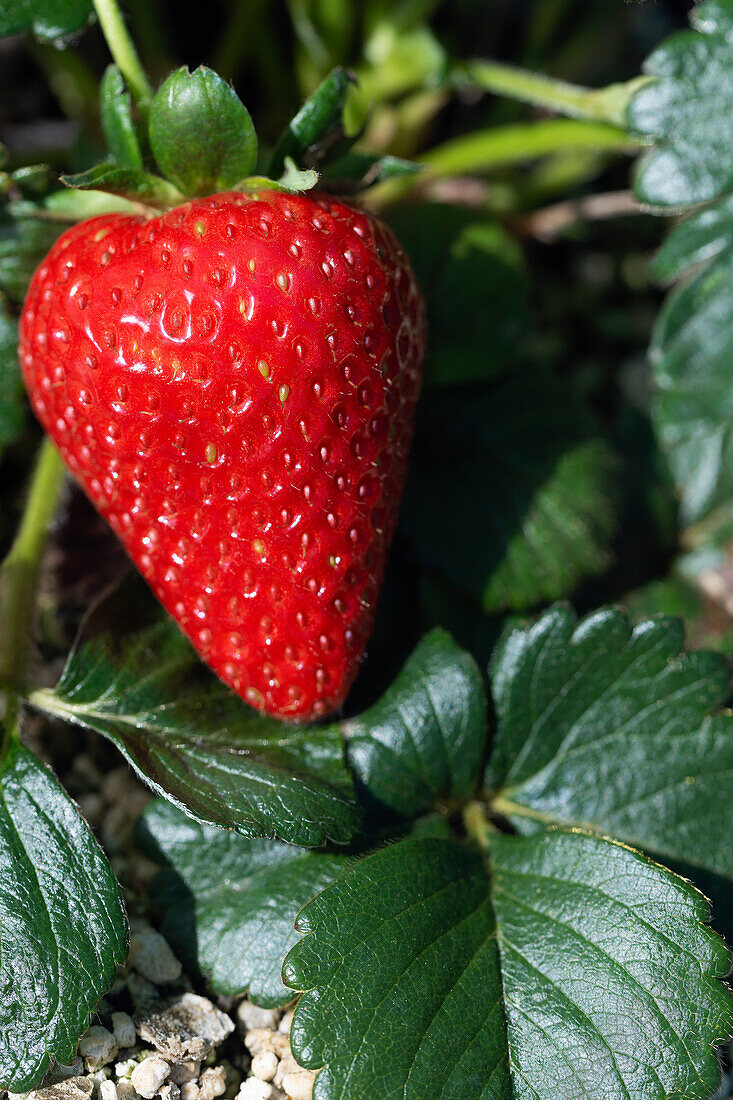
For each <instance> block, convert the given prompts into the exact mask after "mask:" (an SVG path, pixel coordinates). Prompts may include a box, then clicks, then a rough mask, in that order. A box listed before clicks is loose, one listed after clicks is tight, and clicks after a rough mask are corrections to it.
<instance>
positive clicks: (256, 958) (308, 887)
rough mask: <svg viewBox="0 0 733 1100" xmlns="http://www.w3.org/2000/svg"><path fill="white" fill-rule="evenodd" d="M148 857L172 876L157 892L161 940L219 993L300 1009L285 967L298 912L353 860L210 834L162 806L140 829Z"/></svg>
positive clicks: (160, 880)
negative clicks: (283, 977)
mask: <svg viewBox="0 0 733 1100" xmlns="http://www.w3.org/2000/svg"><path fill="white" fill-rule="evenodd" d="M138 828H139V833H140V841H141V844H142V847H143V850H144V851H146V852H147V854H148V855H149V856H150V857H151V858H152V859H154V860H156V862H158V863H163V864H164V865H166V866H165V869H164V870H163V871H161V873H160V874H159V875H158V876H157V877H156V878H155V879H154V881H153V883H152V884H151V891H150V893H151V900H152V901H153V904H154V905H155V908H156V909H157V910H158V912H161V913H162V921H161V931H162V932H163V935H164V936H165V937H166V939H167V940H168V941H169V943H170V944H171V946H172V947H173V950H174V951H175V952H176V954H177V955H178V956H179V957H180V958H181V959H182V960H183V961H184V963H185V964H186V966H187V967H189V968H191V970H192V972H195V973H199V974H202V975H203V976H205V978H206V980H207V983H208V984H209V985H210V986H211V988H212V989H213V990H214V992H215V993H221V994H224V995H226V996H242V995H243V994H244V993H247V992H248V991H249V996H250V997H251V999H252V1000H253V1001H255V1002H256V1003H257V1004H259V1005H264V1006H266V1007H268V1008H272V1007H274V1006H276V1005H281V1004H287V1002H288V1001H290V1000H292V998H293V993H292V990H289V989H287V988H286V987H285V986H284V985H283V983H282V980H281V977H280V973H281V970H282V964H283V960H284V958H285V956H286V954H287V953H288V951H289V949H290V948H291V947H292V946H293V944H294V943H296V942H297V940H298V938H299V937H298V935H297V933H296V932H295V927H294V926H295V918H296V916H297V913H298V910H299V909H300V908H301V907H302V906H303V905H304V904H305V903H306V902H307V901H310V899H311V898H312V897H314V896H315V895H316V894H318V893H319V892H320V891H321V890H322V889H323V888H324V887H325V886H328V884H329V883H331V882H333V880H334V879H335V878H337V877H338V876H339V875H340V874H342V873H343V871H344V870H345V869H346V868H347V867H348V866H349V860H348V859H347V858H346V857H345V856H337V855H332V854H330V853H325V852H309V851H304V850H303V849H302V848H294V847H292V846H291V845H288V844H280V843H279V842H277V841H273V840H249V839H247V838H246V837H242V836H238V835H237V834H236V833H229V832H225V831H224V830H223V829H215V828H213V827H212V826H211V825H202V824H200V823H199V822H196V821H193V820H192V819H191V818H190V817H187V816H186V815H185V814H183V813H181V811H180V810H177V809H176V808H175V807H174V806H171V804H170V803H169V802H164V801H163V800H162V799H159V800H157V801H156V802H153V803H152V805H151V806H149V807H148V809H147V810H146V811H145V813H144V815H143V817H142V818H141V820H140V825H139V827H138Z"/></svg>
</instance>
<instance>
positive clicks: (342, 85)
mask: <svg viewBox="0 0 733 1100" xmlns="http://www.w3.org/2000/svg"><path fill="white" fill-rule="evenodd" d="M351 81H352V77H351V76H350V75H349V74H348V73H347V72H346V70H345V69H340V68H339V69H334V70H333V72H330V73H329V74H328V76H327V77H326V79H325V80H324V81H323V82H322V83H321V84H320V85H319V86H318V87H317V88H316V90H315V92H314V93H313V95H311V96H309V97H308V99H306V101H305V103H304V104H303V106H302V107H301V108H300V110H299V111H298V113H297V115H296V116H295V118H294V119H293V120H292V121H291V122H290V123H289V124H288V126H287V127H286V129H285V130H284V132H283V133H282V134H281V136H280V138H279V140H278V142H277V145H276V146H275V148H274V150H273V153H272V158H271V160H270V175H271V176H272V177H273V178H274V177H276V176H279V175H280V173H281V172H282V170H283V167H284V165H285V158H286V157H290V158H291V159H292V160H294V161H295V163H296V164H301V162H302V160H303V158H304V156H305V155H306V153H307V152H308V151H309V150H310V149H311V147H312V146H314V145H317V144H318V143H319V142H322V141H325V140H326V139H327V138H329V137H331V136H332V135H333V134H334V133H336V134H338V136H342V134H341V130H342V116H343V110H344V103H345V102H346V93H347V91H348V90H349V85H350V84H351ZM243 174H244V175H246V174H247V173H243Z"/></svg>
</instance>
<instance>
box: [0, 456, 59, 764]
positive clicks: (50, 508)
mask: <svg viewBox="0 0 733 1100" xmlns="http://www.w3.org/2000/svg"><path fill="white" fill-rule="evenodd" d="M64 474H65V467H64V465H63V463H62V461H61V458H60V457H59V453H58V451H57V450H56V448H55V447H54V445H53V443H51V441H50V440H49V439H45V440H44V441H43V444H42V445H41V449H40V452H39V455H38V461H37V463H36V468H35V470H34V473H33V477H32V479H31V484H30V489H29V492H28V499H27V501H26V506H25V510H24V512H23V518H22V520H21V523H20V527H19V528H18V532H17V534H16V536H15V540H14V542H13V544H12V546H11V547H10V551H9V553H8V556H7V557H6V559H5V561H4V562H3V563H2V566H0V621H1V622H2V634H1V635H0V690H2V692H3V695H4V700H3V701H4V713H3V716H2V717H3V724H4V729H5V732H4V735H3V736H1V737H0V759H2V756H3V754H4V751H5V749H6V748H7V745H8V742H9V740H10V738H11V736H12V735H13V733H14V731H15V730H16V727H17V716H18V709H19V705H20V700H21V698H22V696H23V694H24V692H25V688H26V666H27V661H28V642H29V635H30V628H31V625H32V623H33V619H34V615H33V603H34V599H35V594H36V584H37V581H38V571H39V568H40V565H41V558H42V555H43V550H44V547H45V545H46V539H47V537H48V527H49V524H50V522H51V519H52V518H53V514H54V512H55V511H56V505H57V503H58V499H59V494H60V492H61V488H62V486H63V482H64Z"/></svg>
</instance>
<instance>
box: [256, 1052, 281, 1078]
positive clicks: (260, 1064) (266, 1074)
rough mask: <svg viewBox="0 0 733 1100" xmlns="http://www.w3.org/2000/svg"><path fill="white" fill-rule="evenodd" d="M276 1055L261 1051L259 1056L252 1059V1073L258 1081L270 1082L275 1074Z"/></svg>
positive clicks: (276, 1065)
mask: <svg viewBox="0 0 733 1100" xmlns="http://www.w3.org/2000/svg"><path fill="white" fill-rule="evenodd" d="M277 1067H278V1060H277V1055H276V1054H275V1052H274V1051H272V1050H263V1051H262V1053H261V1054H255V1056H254V1058H253V1059H252V1073H253V1074H254V1075H255V1077H259V1079H260V1081H272V1079H273V1077H274V1076H275V1074H276V1073H277Z"/></svg>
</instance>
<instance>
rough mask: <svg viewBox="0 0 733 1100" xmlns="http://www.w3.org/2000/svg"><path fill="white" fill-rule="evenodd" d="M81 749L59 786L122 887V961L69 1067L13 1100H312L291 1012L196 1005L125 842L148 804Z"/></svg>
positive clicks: (147, 871) (142, 869)
mask: <svg viewBox="0 0 733 1100" xmlns="http://www.w3.org/2000/svg"><path fill="white" fill-rule="evenodd" d="M89 744H90V751H89V753H86V752H82V753H78V754H77V755H76V756H75V757H74V760H73V763H72V765H71V768H70V770H69V772H68V773H67V774H66V775H64V776H62V779H63V781H64V782H65V783H67V785H68V788H69V790H70V792H71V793H72V794H73V797H74V798H75V799H76V800H77V802H78V804H79V806H80V808H81V809H82V812H84V813H86V814H87V817H88V820H89V823H90V825H91V826H92V828H93V829H94V830H95V832H96V833H97V835H98V836H99V837H100V838H101V840H102V842H103V844H104V845H105V848H106V850H107V853H108V855H109V857H110V862H111V864H112V869H113V870H114V872H115V874H116V875H117V877H118V879H119V881H120V883H121V884H122V887H123V892H124V895H125V902H126V906H127V911H128V915H129V917H130V927H131V936H130V957H129V959H128V961H127V963H126V964H125V966H124V967H123V968H121V969H120V971H119V972H118V977H117V980H116V982H115V984H114V985H113V987H112V989H111V990H110V992H109V993H108V994H107V995H106V997H104V998H103V999H102V1001H101V1002H100V1003H99V1005H98V1006H97V1011H96V1013H95V1016H94V1018H93V1020H92V1021H90V1023H91V1026H90V1027H89V1028H88V1029H87V1031H86V1032H85V1033H84V1035H83V1036H82V1038H81V1040H80V1042H79V1057H78V1058H77V1060H76V1062H75V1063H74V1065H73V1066H71V1067H60V1066H53V1065H52V1067H51V1068H50V1070H49V1072H48V1073H47V1075H46V1078H45V1079H44V1081H43V1082H41V1085H39V1087H38V1088H36V1089H34V1090H32V1092H29V1093H26V1094H19V1095H18V1097H17V1100H219V1098H220V1097H222V1098H223V1100H311V1096H312V1092H313V1081H314V1079H315V1074H314V1073H312V1072H310V1071H309V1070H304V1069H302V1067H301V1066H299V1065H298V1063H297V1062H296V1061H295V1059H294V1058H293V1056H292V1053H291V1050H290V1041H289V1038H288V1033H289V1031H290V1022H291V1020H292V1009H288V1010H282V1009H265V1008H260V1007H259V1006H258V1005H255V1004H253V1003H252V1002H251V1001H250V1000H249V999H247V998H231V997H228V998H219V1000H218V1002H217V1000H216V998H213V999H212V998H210V997H207V996H205V995H204V994H205V993H206V992H207V990H206V989H205V988H202V986H201V983H200V979H198V977H196V976H194V975H188V974H187V973H186V971H185V968H184V967H183V966H182V965H181V962H180V960H179V959H177V958H176V956H175V954H174V952H173V951H171V949H170V947H169V945H168V943H167V942H166V941H165V940H164V939H163V937H162V936H161V935H160V934H159V932H158V931H157V930H156V929H155V928H154V927H153V925H152V923H151V921H150V920H149V917H148V886H149V884H150V882H151V880H152V878H153V876H154V875H155V874H156V873H157V871H158V867H157V866H156V865H155V864H153V863H152V862H151V861H150V860H148V859H147V858H146V857H144V856H143V855H142V854H141V853H139V852H138V851H137V850H136V849H135V846H134V841H133V829H134V824H135V821H136V819H137V817H138V815H139V814H140V811H141V810H142V809H143V807H144V806H145V805H146V804H147V802H148V801H149V799H150V795H149V794H148V793H147V791H145V789H144V788H143V787H142V785H141V784H139V783H138V782H137V780H136V779H135V777H134V775H133V774H132V772H131V771H130V770H129V769H128V768H126V767H113V768H112V769H110V768H109V767H108V766H107V765H106V762H105V761H104V759H101V760H100V759H99V758H98V756H95V755H94V754H99V753H102V754H103V753H104V752H105V751H106V748H105V747H104V746H102V748H101V749H100V748H99V746H100V745H101V744H102V743H101V742H94V741H91V740H90V742H89ZM5 1096H6V1094H4V1093H2V1092H0V1100H3V1098H4V1097H5ZM9 1100H16V1097H15V1096H14V1094H9ZM370 1100H371V1098H370ZM375 1100H376V1098H375Z"/></svg>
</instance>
